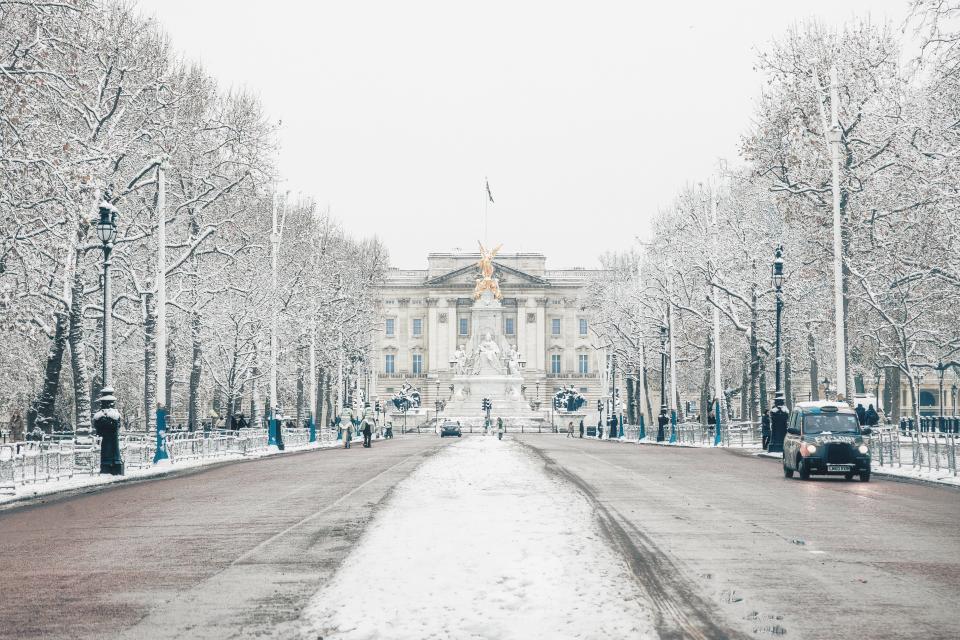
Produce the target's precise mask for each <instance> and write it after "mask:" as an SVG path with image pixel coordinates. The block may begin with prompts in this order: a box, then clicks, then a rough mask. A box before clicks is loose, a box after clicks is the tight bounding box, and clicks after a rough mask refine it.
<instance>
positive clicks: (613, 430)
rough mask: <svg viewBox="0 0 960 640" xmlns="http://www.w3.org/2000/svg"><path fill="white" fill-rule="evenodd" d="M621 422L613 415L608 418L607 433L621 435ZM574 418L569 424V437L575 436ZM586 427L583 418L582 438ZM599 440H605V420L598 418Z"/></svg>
mask: <svg viewBox="0 0 960 640" xmlns="http://www.w3.org/2000/svg"><path fill="white" fill-rule="evenodd" d="M619 429H620V422H619V421H618V420H617V419H616V418H615V417H613V416H611V417H609V418H607V433H608V434H609V437H610V438H618V437H620V431H619ZM573 430H574V429H573V420H571V421H570V423H569V424H568V425H567V437H568V438H572V437H573ZM585 431H586V427H585V426H584V424H583V420H581V421H580V437H581V438H582V437H583V435H584V432H585ZM597 440H603V420H602V419H601V420H597Z"/></svg>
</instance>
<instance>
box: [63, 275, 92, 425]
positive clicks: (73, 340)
mask: <svg viewBox="0 0 960 640" xmlns="http://www.w3.org/2000/svg"><path fill="white" fill-rule="evenodd" d="M79 266H80V265H77V269H76V271H75V275H74V280H73V294H72V299H71V301H70V333H69V338H68V341H69V343H70V366H71V369H72V371H73V402H74V410H75V414H74V415H75V427H74V428H75V429H76V430H77V431H85V432H87V433H89V432H90V396H89V395H87V393H88V391H89V388H88V387H89V384H90V376H89V373H88V372H87V352H86V345H85V344H84V341H83V278H81V277H80V269H79Z"/></svg>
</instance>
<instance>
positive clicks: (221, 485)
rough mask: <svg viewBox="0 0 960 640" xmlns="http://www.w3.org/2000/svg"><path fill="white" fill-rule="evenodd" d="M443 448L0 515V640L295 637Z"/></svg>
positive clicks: (365, 452)
mask: <svg viewBox="0 0 960 640" xmlns="http://www.w3.org/2000/svg"><path fill="white" fill-rule="evenodd" d="M449 442H450V440H443V441H441V440H440V439H439V438H432V437H426V436H422V437H413V436H411V437H397V438H394V439H393V440H390V441H378V442H375V443H374V446H373V447H372V448H371V449H364V448H363V447H361V446H359V445H355V446H354V447H352V448H351V449H350V450H347V451H345V450H343V449H326V450H320V451H312V452H305V453H294V454H289V455H284V456H277V457H271V458H264V459H260V460H251V461H245V462H237V463H231V464H227V465H223V466H219V467H217V468H214V469H209V470H205V471H199V472H195V473H189V474H182V475H178V476H176V477H173V478H167V479H160V480H152V481H148V482H138V483H132V484H123V485H119V486H116V487H114V488H109V489H103V490H98V491H96V492H87V493H81V494H78V495H71V496H69V497H66V498H60V499H50V500H48V501H45V502H43V503H40V504H36V505H31V506H25V507H19V508H16V509H11V510H7V511H4V512H0V637H2V638H112V637H122V638H138V639H139V638H192V639H195V638H217V639H221V638H241V637H242V638H247V637H293V636H295V635H296V629H297V626H296V624H297V619H298V617H299V615H300V611H301V609H302V608H303V607H304V606H305V605H306V603H307V602H308V600H309V598H310V597H311V596H312V595H313V594H314V593H315V592H316V591H317V590H319V588H320V586H321V585H322V584H323V583H324V582H325V581H326V579H328V578H329V576H330V575H331V574H332V573H333V571H334V570H335V569H336V568H337V566H338V565H339V564H340V562H341V561H342V560H343V558H344V557H346V555H347V553H348V552H349V551H350V549H351V544H352V542H353V541H355V540H356V539H357V537H358V536H359V535H360V532H361V531H362V530H363V527H364V526H365V524H366V523H367V522H368V521H369V519H370V518H371V516H372V515H373V514H374V513H375V512H376V510H377V507H378V506H379V505H380V504H381V503H382V502H383V501H384V500H385V499H386V498H388V497H389V494H390V491H391V490H392V488H393V487H394V486H395V485H396V483H397V482H399V481H400V480H401V479H402V478H404V477H406V476H407V475H408V474H409V473H410V472H411V471H412V470H413V469H414V468H416V466H417V465H418V464H419V463H420V462H422V461H423V460H424V459H425V458H426V457H427V456H429V455H431V454H432V453H434V452H436V451H437V449H438V448H439V447H441V446H445V445H446V444H448V443H449Z"/></svg>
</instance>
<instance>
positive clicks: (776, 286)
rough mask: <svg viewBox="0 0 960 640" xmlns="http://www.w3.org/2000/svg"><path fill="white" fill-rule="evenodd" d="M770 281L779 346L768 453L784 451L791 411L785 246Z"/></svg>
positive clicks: (776, 254)
mask: <svg viewBox="0 0 960 640" xmlns="http://www.w3.org/2000/svg"><path fill="white" fill-rule="evenodd" d="M770 280H771V283H772V284H773V290H774V291H775V292H776V296H777V325H776V326H777V329H776V333H777V345H776V363H777V368H776V387H775V388H776V393H775V394H774V397H773V408H772V409H771V410H770V442H769V444H768V446H767V451H773V452H777V451H783V439H784V437H785V436H786V435H787V419H788V417H789V416H790V410H789V409H787V406H786V404H787V402H786V398H784V396H783V386H782V380H783V347H782V344H781V332H780V321H781V317H782V315H783V245H780V246H778V247H777V248H776V250H775V251H774V258H773V268H772V269H771V272H770Z"/></svg>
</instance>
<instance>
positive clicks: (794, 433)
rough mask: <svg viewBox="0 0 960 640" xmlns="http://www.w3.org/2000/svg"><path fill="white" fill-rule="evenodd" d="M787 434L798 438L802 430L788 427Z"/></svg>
mask: <svg viewBox="0 0 960 640" xmlns="http://www.w3.org/2000/svg"><path fill="white" fill-rule="evenodd" d="M787 433H789V434H790V435H792V436H798V435H800V429H797V428H796V427H787Z"/></svg>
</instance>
